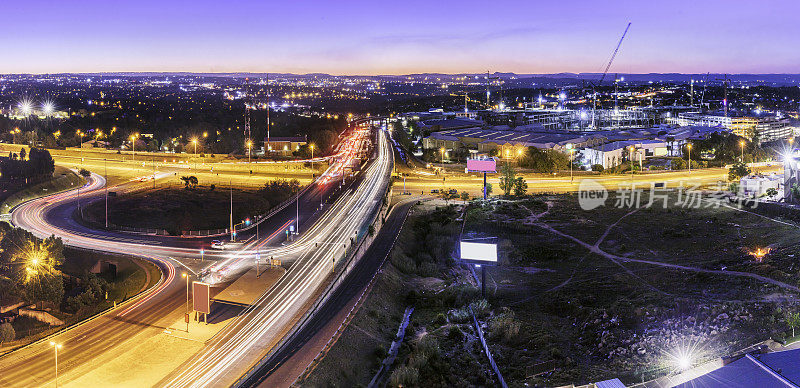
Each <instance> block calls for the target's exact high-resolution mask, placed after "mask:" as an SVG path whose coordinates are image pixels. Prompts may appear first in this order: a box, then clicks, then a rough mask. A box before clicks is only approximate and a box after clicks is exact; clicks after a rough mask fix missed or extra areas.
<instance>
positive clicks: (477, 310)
mask: <svg viewBox="0 0 800 388" xmlns="http://www.w3.org/2000/svg"><path fill="white" fill-rule="evenodd" d="M469 307H471V308H472V312H473V313H474V314H475V315H476V316H477V317H479V318H480V317H485V316H486V315H487V314H489V302H487V301H486V299H481V300H476V301H474V302H472V303H470V304H469Z"/></svg>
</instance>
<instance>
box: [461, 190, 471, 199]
mask: <svg viewBox="0 0 800 388" xmlns="http://www.w3.org/2000/svg"><path fill="white" fill-rule="evenodd" d="M461 200H462V201H469V193H468V192H466V191H462V192H461Z"/></svg>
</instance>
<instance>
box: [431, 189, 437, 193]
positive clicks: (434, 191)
mask: <svg viewBox="0 0 800 388" xmlns="http://www.w3.org/2000/svg"><path fill="white" fill-rule="evenodd" d="M431 194H439V189H433V190H431Z"/></svg>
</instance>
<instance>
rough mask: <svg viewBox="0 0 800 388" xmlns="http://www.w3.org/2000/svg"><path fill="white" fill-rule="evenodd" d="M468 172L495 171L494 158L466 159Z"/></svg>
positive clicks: (495, 163)
mask: <svg viewBox="0 0 800 388" xmlns="http://www.w3.org/2000/svg"><path fill="white" fill-rule="evenodd" d="M467 171H468V172H497V162H496V161H495V160H494V158H486V159H467Z"/></svg>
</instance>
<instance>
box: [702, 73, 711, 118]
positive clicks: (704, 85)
mask: <svg viewBox="0 0 800 388" xmlns="http://www.w3.org/2000/svg"><path fill="white" fill-rule="evenodd" d="M709 74H711V73H706V76H705V77H703V93H701V94H700V111H702V110H703V104H704V103H705V100H706V88H707V86H708V75H709Z"/></svg>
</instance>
